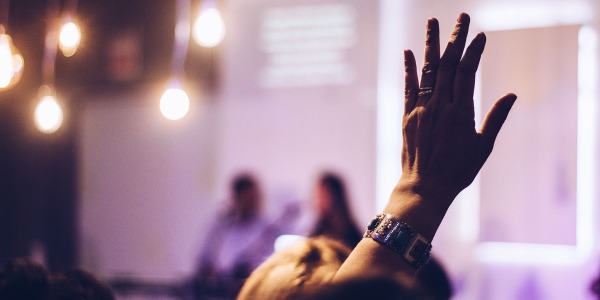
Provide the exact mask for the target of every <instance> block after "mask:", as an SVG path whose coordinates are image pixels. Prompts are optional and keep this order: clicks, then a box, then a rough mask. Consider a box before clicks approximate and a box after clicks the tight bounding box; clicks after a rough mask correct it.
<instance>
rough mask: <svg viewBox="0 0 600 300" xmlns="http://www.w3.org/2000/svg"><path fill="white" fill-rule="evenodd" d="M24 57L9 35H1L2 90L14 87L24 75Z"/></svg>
mask: <svg viewBox="0 0 600 300" xmlns="http://www.w3.org/2000/svg"><path fill="white" fill-rule="evenodd" d="M23 64H24V61H23V56H21V54H20V53H19V50H18V49H17V48H16V47H15V46H14V45H13V43H12V39H11V38H10V36H9V35H7V34H0V90H5V89H8V88H10V87H12V86H13V85H14V84H15V83H17V82H18V81H19V79H21V74H23Z"/></svg>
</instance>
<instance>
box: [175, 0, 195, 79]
mask: <svg viewBox="0 0 600 300" xmlns="http://www.w3.org/2000/svg"><path fill="white" fill-rule="evenodd" d="M190 10H191V1H190V0H177V3H176V15H175V42H174V45H173V55H172V57H171V67H172V68H173V74H174V75H175V77H178V78H183V77H184V73H185V57H186V55H187V50H188V47H189V43H190Z"/></svg>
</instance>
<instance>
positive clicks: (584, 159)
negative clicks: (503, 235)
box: [469, 27, 598, 265]
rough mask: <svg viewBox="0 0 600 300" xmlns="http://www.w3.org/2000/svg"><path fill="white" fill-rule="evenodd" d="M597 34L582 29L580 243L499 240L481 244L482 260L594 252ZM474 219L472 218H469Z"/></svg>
mask: <svg viewBox="0 0 600 300" xmlns="http://www.w3.org/2000/svg"><path fill="white" fill-rule="evenodd" d="M597 40H598V37H597V34H596V32H595V31H594V30H593V29H591V28H588V27H583V28H581V30H580V32H579V56H578V57H579V62H578V69H577V70H578V73H579V74H578V100H577V102H578V103H577V105H578V107H577V229H576V244H575V245H574V246H571V245H557V244H527V243H496V242H485V243H480V244H478V246H477V248H476V255H477V258H478V259H479V260H480V261H483V262H487V263H503V264H544V265H573V264H581V263H584V262H585V261H586V260H587V259H589V257H590V256H591V255H592V253H593V248H594V239H595V235H594V232H595V228H594V209H595V208H594V193H595V190H594V182H595V181H596V174H595V172H594V166H595V165H596V164H595V157H594V153H595V147H594V145H595V138H594V137H595V136H596V133H595V120H596V116H595V112H596V108H595V99H596V98H597V92H596V87H595V83H596V82H597V80H598V76H597V60H596V53H597V50H598V49H597ZM469 220H470V219H469Z"/></svg>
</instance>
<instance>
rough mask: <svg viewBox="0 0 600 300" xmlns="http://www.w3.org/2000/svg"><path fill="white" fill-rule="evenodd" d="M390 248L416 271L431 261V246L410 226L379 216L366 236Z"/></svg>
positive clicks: (368, 227) (371, 224) (384, 215)
mask: <svg viewBox="0 0 600 300" xmlns="http://www.w3.org/2000/svg"><path fill="white" fill-rule="evenodd" d="M364 237H366V238H372V239H373V240H375V241H377V242H378V243H380V244H383V245H385V246H387V247H390V248H391V249H392V250H394V251H395V252H396V253H398V254H400V256H401V257H402V258H403V259H404V260H405V261H406V262H407V263H408V264H410V265H411V266H413V267H414V268H415V269H418V268H420V267H421V266H423V265H424V264H426V263H427V261H429V257H430V256H431V254H430V251H431V244H430V243H429V241H427V240H426V239H425V238H424V237H423V236H422V235H420V234H419V233H418V232H416V231H415V230H414V229H413V228H412V227H410V226H409V225H408V224H406V223H404V222H401V221H397V220H394V219H393V218H392V216H391V215H389V214H378V215H377V216H375V218H373V220H371V222H370V223H369V225H368V226H367V231H366V232H365V234H364Z"/></svg>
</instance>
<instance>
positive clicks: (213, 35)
mask: <svg viewBox="0 0 600 300" xmlns="http://www.w3.org/2000/svg"><path fill="white" fill-rule="evenodd" d="M207 1H208V0H207ZM211 4H212V5H211ZM192 36H193V37H194V41H196V43H197V44H198V45H200V46H203V47H209V48H210V47H215V46H217V45H219V44H220V43H221V42H222V41H223V38H225V23H224V22H223V18H222V17H221V13H220V12H219V10H218V9H217V7H216V5H215V4H214V2H210V3H209V4H206V5H202V6H201V8H200V14H199V16H198V18H197V19H196V21H195V22H194V27H193V29H192Z"/></svg>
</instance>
